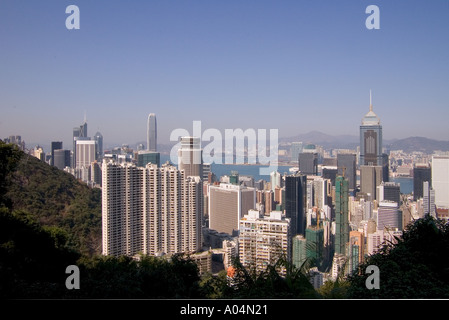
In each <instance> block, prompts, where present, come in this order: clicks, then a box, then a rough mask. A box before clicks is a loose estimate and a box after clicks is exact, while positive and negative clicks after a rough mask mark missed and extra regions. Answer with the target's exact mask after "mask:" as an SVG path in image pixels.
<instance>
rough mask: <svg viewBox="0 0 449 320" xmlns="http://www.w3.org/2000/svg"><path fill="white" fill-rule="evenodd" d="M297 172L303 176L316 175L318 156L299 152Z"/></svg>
mask: <svg viewBox="0 0 449 320" xmlns="http://www.w3.org/2000/svg"><path fill="white" fill-rule="evenodd" d="M298 162H299V171H301V173H304V174H310V175H317V174H318V154H317V153H313V152H301V153H300V154H299V156H298Z"/></svg>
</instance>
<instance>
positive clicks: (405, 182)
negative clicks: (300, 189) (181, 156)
mask: <svg viewBox="0 0 449 320" xmlns="http://www.w3.org/2000/svg"><path fill="white" fill-rule="evenodd" d="M167 160H169V157H168V156H165V157H164V156H161V162H162V163H163V162H165V161H167ZM292 167H293V166H278V168H277V171H278V172H279V173H280V174H282V175H283V174H284V173H287V174H288V173H289V169H290V168H292ZM261 168H268V166H264V165H237V164H215V163H212V164H211V170H212V172H213V173H214V174H215V175H216V176H217V178H220V177H221V176H224V175H230V174H231V172H232V171H237V172H238V173H239V175H241V176H252V177H253V178H254V181H258V180H260V179H262V180H266V181H270V176H269V175H261V174H260V169H261ZM390 182H396V183H399V184H400V186H401V193H403V194H410V193H412V192H413V178H410V177H395V178H390Z"/></svg>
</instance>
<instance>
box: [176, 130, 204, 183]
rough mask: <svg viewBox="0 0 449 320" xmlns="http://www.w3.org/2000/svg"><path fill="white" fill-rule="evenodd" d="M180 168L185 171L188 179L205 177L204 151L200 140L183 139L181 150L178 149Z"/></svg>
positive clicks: (194, 138)
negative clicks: (190, 177) (189, 177)
mask: <svg viewBox="0 0 449 320" xmlns="http://www.w3.org/2000/svg"><path fill="white" fill-rule="evenodd" d="M178 168H179V170H184V172H185V176H186V177H188V176H198V177H201V178H202V177H203V150H202V149H201V140H200V138H197V137H181V148H179V149H178Z"/></svg>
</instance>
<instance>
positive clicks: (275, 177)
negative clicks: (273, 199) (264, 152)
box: [270, 170, 282, 192]
mask: <svg viewBox="0 0 449 320" xmlns="http://www.w3.org/2000/svg"><path fill="white" fill-rule="evenodd" d="M281 182H282V177H281V174H280V173H279V172H278V171H277V170H276V171H273V172H271V173H270V183H271V190H272V191H273V192H274V190H275V189H276V187H281Z"/></svg>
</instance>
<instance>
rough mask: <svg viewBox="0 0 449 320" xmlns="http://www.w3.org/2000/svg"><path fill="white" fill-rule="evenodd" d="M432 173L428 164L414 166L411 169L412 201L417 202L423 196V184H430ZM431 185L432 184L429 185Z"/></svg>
mask: <svg viewBox="0 0 449 320" xmlns="http://www.w3.org/2000/svg"><path fill="white" fill-rule="evenodd" d="M431 177H432V171H431V169H430V166H429V165H428V164H416V165H415V167H414V168H413V200H414V201H417V200H418V199H421V198H422V197H423V195H424V193H423V182H424V181H428V182H431V181H432V179H431ZM430 185H432V184H430Z"/></svg>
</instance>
